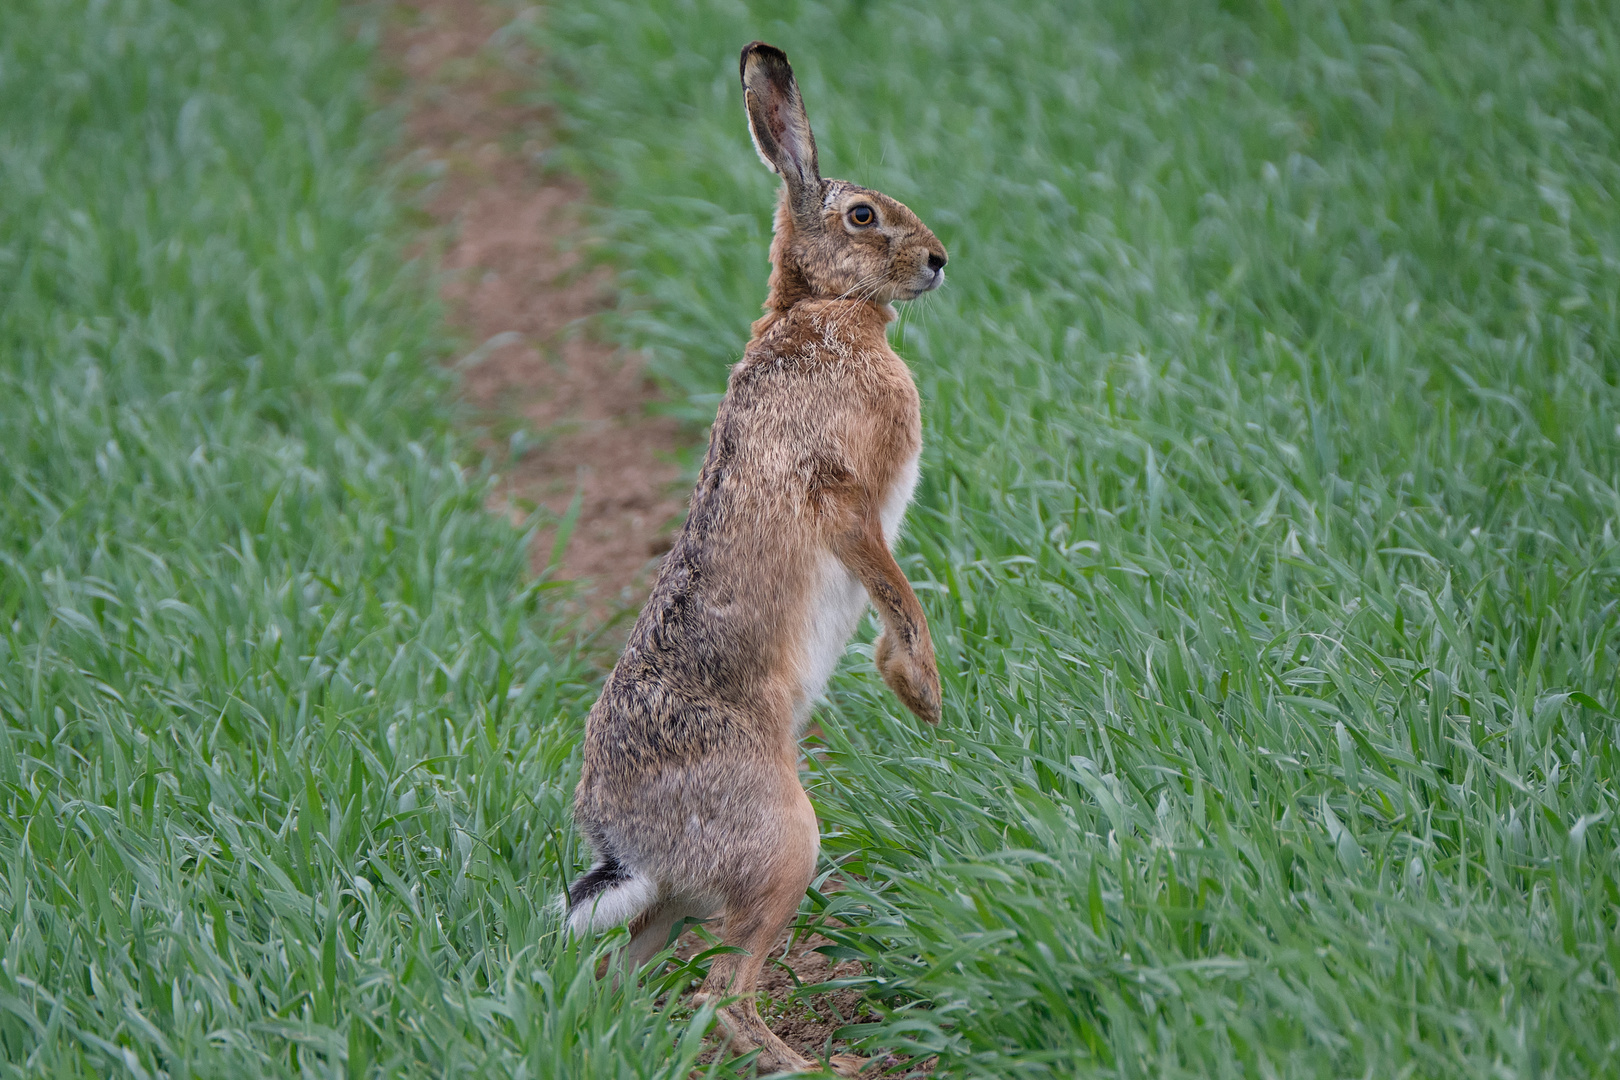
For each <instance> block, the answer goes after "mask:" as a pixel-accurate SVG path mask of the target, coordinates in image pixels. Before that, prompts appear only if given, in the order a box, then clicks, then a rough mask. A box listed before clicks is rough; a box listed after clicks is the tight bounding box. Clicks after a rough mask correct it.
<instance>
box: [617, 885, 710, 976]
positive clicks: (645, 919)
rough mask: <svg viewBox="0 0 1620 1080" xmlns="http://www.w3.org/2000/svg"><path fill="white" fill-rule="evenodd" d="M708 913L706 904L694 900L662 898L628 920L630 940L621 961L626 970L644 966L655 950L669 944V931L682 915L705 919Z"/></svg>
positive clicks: (684, 917) (682, 917) (656, 951)
mask: <svg viewBox="0 0 1620 1080" xmlns="http://www.w3.org/2000/svg"><path fill="white" fill-rule="evenodd" d="M710 914H711V911H710V908H709V907H708V906H707V905H704V904H700V903H698V902H697V901H695V900H666V901H664V902H663V903H661V904H656V905H654V906H653V907H650V908H648V909H647V910H646V911H644V912H642V913H641V914H640V915H638V916H637V917H636V918H634V919H632V920H631V922H630V944H629V945H627V946H625V950H624V956H625V961H626V962H627V963H628V964H629V965H630V970H631V971H635V970H636V969H637V968H640V967H644V966H646V963H647V961H648V960H651V959H652V958H653V956H654V955H656V954H657V953H658V951H659V950H660V949H662V948H664V947H665V946H666V945H668V944H669V934H670V931H671V930H673V929H675V924H676V923H678V922H680V921H681V920H682V919H689V918H690V919H706V918H708V917H709V915H710Z"/></svg>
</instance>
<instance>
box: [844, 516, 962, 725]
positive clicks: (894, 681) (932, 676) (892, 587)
mask: <svg viewBox="0 0 1620 1080" xmlns="http://www.w3.org/2000/svg"><path fill="white" fill-rule="evenodd" d="M832 550H833V554H834V555H836V556H837V557H838V559H839V560H840V561H841V562H842V563H843V564H844V565H845V566H847V567H849V568H850V570H851V571H852V572H853V573H854V574H855V576H856V577H858V578H860V580H861V584H862V585H864V586H866V593H867V595H868V596H870V597H871V598H872V605H873V606H874V607H876V608H877V611H878V616H879V617H880V618H882V620H883V635H882V636H881V637H879V638H878V640H877V645H876V647H875V648H874V649H873V653H872V659H873V660H874V661H875V662H876V663H877V669H878V674H880V675H882V676H883V681H884V682H885V683H887V684H888V685H889V689H890V690H893V691H894V694H895V696H896V697H898V698H899V699H900V701H901V703H902V704H904V705H905V707H906V708H908V709H910V710H911V711H912V712H914V713H916V714H917V716H919V717H920V718H922V719H923V720H926V721H927V722H928V723H930V724H937V723H939V714H940V692H939V668H938V666H937V665H936V664H935V661H934V642H933V639H932V638H931V637H930V636H929V634H928V618H927V616H925V615H924V614H923V609H922V604H921V603H919V602H918V600H917V593H916V591H915V590H914V589H912V587H911V582H909V581H907V580H906V575H905V573H904V572H903V571H902V570H901V569H900V564H899V563H897V562H895V561H894V554H893V553H892V552H890V551H889V545H888V544H887V543H886V542H885V541H884V539H883V524H882V519H881V518H880V517H879V516H878V512H877V508H876V505H875V503H874V501H873V500H872V498H871V497H870V496H869V495H861V494H856V495H855V496H854V497H853V498H851V500H850V503H849V509H848V511H847V518H846V527H845V528H843V529H841V530H838V531H837V532H835V533H834V534H833V536H832Z"/></svg>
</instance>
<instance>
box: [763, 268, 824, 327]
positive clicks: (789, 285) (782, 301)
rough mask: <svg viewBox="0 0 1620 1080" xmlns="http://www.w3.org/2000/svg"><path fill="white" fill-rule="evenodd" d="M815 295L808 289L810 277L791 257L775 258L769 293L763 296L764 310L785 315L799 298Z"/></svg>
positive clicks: (808, 297) (806, 298)
mask: <svg viewBox="0 0 1620 1080" xmlns="http://www.w3.org/2000/svg"><path fill="white" fill-rule="evenodd" d="M813 295H815V294H814V293H813V292H811V290H810V279H809V278H808V277H806V276H805V273H804V271H803V270H801V269H800V268H799V264H798V262H797V261H795V260H794V259H792V258H788V257H784V258H779V259H777V260H776V262H775V265H774V266H772V267H771V282H770V294H769V295H768V296H766V297H765V310H766V311H767V312H769V313H771V314H774V315H785V314H787V312H788V310H789V309H790V308H792V307H793V305H794V304H797V303H798V302H799V301H801V300H808V299H810V298H811V297H812V296H813Z"/></svg>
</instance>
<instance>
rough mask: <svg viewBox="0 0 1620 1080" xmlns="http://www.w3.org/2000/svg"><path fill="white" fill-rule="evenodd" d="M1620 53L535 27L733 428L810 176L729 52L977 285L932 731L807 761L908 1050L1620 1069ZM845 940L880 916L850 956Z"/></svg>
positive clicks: (968, 18) (919, 555)
mask: <svg viewBox="0 0 1620 1080" xmlns="http://www.w3.org/2000/svg"><path fill="white" fill-rule="evenodd" d="M1617 26H1620V23H1617V21H1616V20H1615V18H1614V11H1613V9H1612V7H1611V6H1610V5H1607V4H1602V3H1548V4H1545V5H1528V4H1518V3H1494V4H1493V3H1482V4H1476V5H1461V4H1453V3H1441V2H1412V3H1388V2H1382V3H1381V2H1369V3H1365V4H1356V5H1333V4H1327V3H1298V4H1280V3H1275V2H1271V3H1258V2H1255V3H1243V2H1232V3H1225V4H1221V5H1216V4H1213V3H1190V4H1185V5H1141V4H1137V3H1128V2H1124V0H1120V2H1113V0H1097V2H1093V3H1057V2H1040V0H1036V2H1031V3H1028V4H1019V5H1007V4H991V3H982V2H981V3H971V2H966V0H934V2H930V3H927V4H923V3H914V2H904V0H895V2H880V0H873V2H869V3H859V2H854V0H849V2H836V0H829V2H826V3H809V2H786V3H777V2H772V3H768V4H767V3H763V2H762V3H757V4H753V5H748V4H744V3H739V2H722V0H654V2H648V3H641V2H638V3H629V2H628V0H599V2H597V3H593V4H590V5H584V4H565V5H559V6H558V8H557V9H556V10H554V11H552V12H550V13H549V15H548V19H547V21H546V23H545V24H544V26H543V27H542V28H541V29H540V30H538V31H537V34H538V40H539V41H540V43H541V44H542V45H543V46H544V47H545V48H546V49H547V50H548V51H549V52H550V54H551V56H552V58H553V66H554V69H555V70H554V71H553V76H552V82H551V85H550V90H549V91H548V93H549V96H550V97H551V98H552V99H553V100H555V101H557V102H558V103H560V105H561V106H562V108H563V110H564V114H565V117H566V119H567V122H568V124H569V132H570V144H569V145H570V149H569V152H570V154H571V156H572V160H573V161H574V163H575V165H576V166H577V167H579V168H581V169H583V170H585V171H586V172H587V173H588V174H589V175H591V176H592V177H594V178H595V180H596V182H597V184H598V192H599V196H600V201H601V203H602V205H603V207H604V209H603V211H602V213H601V217H600V220H601V226H602V229H603V231H604V233H605V235H606V236H607V237H608V239H609V242H610V243H609V247H610V251H611V254H612V257H613V258H614V260H615V261H616V262H617V263H618V265H619V266H620V268H621V270H622V273H623V281H624V283H625V287H626V302H625V306H624V308H623V311H622V313H621V315H622V318H621V320H620V329H621V331H622V332H623V334H624V336H625V337H626V339H627V340H630V341H633V342H634V343H636V344H638V345H640V346H641V347H643V348H645V349H647V350H648V352H649V354H650V355H651V356H652V357H653V360H654V363H655V365H656V369H657V370H658V371H659V372H660V373H661V375H662V376H663V377H664V378H666V379H667V380H668V381H669V383H670V385H671V387H672V388H673V390H674V392H675V395H676V401H677V405H676V407H677V409H678V410H679V411H681V412H682V413H683V414H684V415H686V416H688V417H691V418H693V419H697V420H702V419H704V418H706V417H707V416H709V415H712V408H713V402H714V400H715V398H716V395H717V393H718V391H719V390H720V389H721V388H722V387H723V381H724V376H725V372H726V368H727V366H728V365H729V364H730V363H731V362H733V361H734V360H735V359H736V358H737V357H738V356H739V354H740V351H741V346H742V344H743V342H744V340H745V338H746V333H747V325H748V322H749V321H750V319H751V318H752V317H754V316H755V315H756V314H757V310H758V304H759V302H760V301H761V299H762V298H763V294H764V281H765V272H766V261H765V253H766V244H767V240H768V236H767V229H768V214H769V210H770V206H771V198H772V193H773V187H774V185H773V183H772V181H773V179H774V178H773V177H771V176H769V175H768V174H767V173H766V172H765V171H764V169H763V168H762V167H761V166H760V165H759V163H758V162H757V160H756V159H755V157H754V155H753V153H752V151H751V149H750V148H749V146H748V141H747V137H746V133H745V131H744V128H743V123H742V110H741V107H740V102H739V91H738V88H737V86H736V54H737V50H738V48H739V47H740V46H741V45H742V44H743V43H744V42H746V41H748V40H750V39H751V38H754V37H762V38H765V39H766V40H769V41H772V42H773V43H775V44H778V45H781V46H783V47H784V48H786V49H787V50H788V52H789V54H790V55H791V56H792V58H793V60H794V62H795V64H796V68H797V71H798V73H799V78H800V81H801V84H802V85H803V87H804V92H805V95H806V99H807V103H808V106H809V110H810V114H811V118H812V121H813V122H814V124H815V127H816V131H817V135H818V138H819V142H820V147H821V159H822V163H823V168H824V170H825V171H826V172H827V173H828V174H829V175H835V176H845V177H849V178H851V179H855V180H858V181H860V182H863V183H869V184H871V185H873V186H876V187H879V188H881V189H882V190H885V191H887V192H889V193H890V194H893V195H895V196H896V197H898V198H900V199H902V200H903V201H906V202H907V203H909V204H910V205H911V206H912V208H913V209H915V210H917V211H918V212H919V214H920V215H921V216H922V217H923V219H924V220H925V221H927V222H929V223H930V224H931V225H932V226H933V227H934V228H935V230H936V231H937V232H938V233H939V235H940V237H941V239H942V240H943V241H944V242H945V244H946V245H947V247H948V248H949V249H950V252H951V271H950V273H951V283H950V285H949V286H948V287H947V288H946V289H945V290H944V291H943V293H942V294H940V295H938V296H935V297H931V298H929V300H928V302H926V303H924V304H921V305H919V306H917V307H915V308H913V309H912V310H911V311H909V312H908V313H907V314H905V315H904V316H903V318H902V321H901V324H900V326H899V328H898V331H897V332H896V334H895V338H896V343H897V346H898V348H899V349H900V351H901V352H902V354H903V355H905V356H906V357H907V358H908V359H909V360H910V361H911V362H912V363H913V365H914V368H915V370H916V372H917V375H918V380H919V383H920V385H921V387H922V392H923V399H924V415H925V424H926V430H927V434H926V445H927V448H926V450H925V452H924V480H923V484H922V487H921V489H920V491H919V494H918V499H917V503H916V505H915V507H914V509H913V511H912V515H911V525H910V533H909V539H908V540H907V541H906V542H905V544H904V549H903V553H902V563H903V565H904V566H905V567H906V569H907V571H908V573H909V575H910V576H911V577H912V578H913V579H914V580H915V581H916V582H918V585H919V589H920V590H921V594H922V596H923V599H924V603H925V606H926V607H927V608H928V611H929V615H930V621H931V623H932V625H933V628H934V640H935V642H936V645H937V646H938V649H939V653H940V659H941V666H942V669H943V674H944V680H945V687H946V690H945V693H946V709H945V713H946V719H945V722H944V724H942V725H941V727H940V729H939V731H938V732H937V733H933V732H927V731H919V730H917V725H916V724H915V723H914V722H913V721H911V720H910V719H909V718H907V717H906V716H905V715H904V714H903V711H902V710H901V709H900V708H899V706H898V705H897V704H896V703H895V702H894V701H893V700H892V699H891V698H889V697H888V696H886V694H885V693H884V692H883V691H882V688H881V685H880V684H879V683H878V681H877V680H876V679H875V678H874V677H873V673H872V669H871V665H870V662H869V651H868V650H865V649H863V648H862V647H859V646H857V647H856V648H855V649H854V650H853V651H854V652H855V653H856V654H858V655H857V657H856V658H855V659H854V660H853V661H852V662H850V663H848V664H846V665H845V671H844V673H843V674H842V676H841V677H840V678H839V679H838V680H837V682H836V684H835V694H834V702H833V705H832V707H831V709H830V710H828V712H827V714H826V715H824V717H823V720H824V726H825V728H826V731H827V734H826V737H825V745H824V746H823V747H821V748H819V749H817V750H816V751H815V752H814V753H813V754H812V765H811V767H812V773H813V775H812V779H813V783H814V792H813V794H814V797H815V799H816V803H817V806H818V810H819V813H820V815H821V819H822V822H823V825H824V829H825V831H826V840H825V846H824V850H825V852H826V854H827V855H828V856H829V857H830V858H831V859H833V860H835V861H837V862H839V863H841V864H843V865H844V866H845V867H846V868H848V869H849V870H850V871H852V872H853V873H855V874H857V875H859V877H860V879H861V883H860V884H858V885H857V886H856V888H855V889H853V890H852V892H851V893H849V894H846V896H847V899H846V900H845V901H843V902H844V903H846V904H855V903H857V902H858V903H859V904H860V905H863V906H862V907H860V908H859V912H860V919H859V920H858V921H859V926H858V927H857V929H856V930H854V931H852V932H851V933H850V934H849V935H847V943H848V945H849V947H851V948H853V949H856V950H857V951H858V952H861V953H862V954H863V955H865V956H866V957H867V958H869V959H870V961H871V964H872V977H871V982H870V986H871V988H872V990H873V992H874V993H875V994H877V995H879V996H881V998H882V999H883V1000H884V1001H886V1002H887V1003H888V1004H889V1006H890V1007H891V1009H892V1011H891V1012H890V1013H889V1016H888V1018H887V1020H886V1021H885V1023H884V1024H882V1025H878V1026H877V1027H876V1028H875V1029H874V1030H871V1031H868V1032H866V1034H869V1035H870V1036H871V1038H872V1039H873V1042H874V1044H875V1045H886V1046H899V1047H906V1046H910V1047H912V1048H914V1049H924V1050H937V1051H939V1052H940V1053H941V1054H942V1061H941V1069H942V1071H944V1072H947V1073H959V1074H972V1075H987V1076H1007V1075H1019V1074H1032V1075H1034V1074H1044V1073H1051V1074H1056V1075H1086V1076H1110V1077H1176V1076H1186V1077H1206V1076H1207V1077H1239V1076H1244V1077H1271V1076H1284V1077H1323V1078H1327V1077H1359V1076H1379V1077H1386V1076H1387V1077H1397V1076H1425V1077H1429V1076H1433V1077H1452V1076H1454V1077H1477V1076H1487V1075H1490V1076H1502V1077H1538V1076H1612V1075H1615V1073H1616V1072H1617V1071H1620V1035H1617V1033H1616V1027H1615V1024H1614V1019H1615V1017H1616V1016H1620V859H1617V856H1616V849H1617V842H1620V818H1617V817H1616V814H1615V810H1616V806H1615V804H1616V800H1617V793H1616V788H1615V782H1616V774H1617V772H1620V748H1617V746H1616V738H1617V724H1620V721H1617V720H1616V717H1615V713H1616V711H1620V687H1617V685H1616V679H1617V672H1620V630H1617V618H1620V591H1617V580H1620V547H1617V540H1616V530H1617V528H1620V524H1617V516H1620V426H1617V424H1620V407H1617V406H1620V393H1617V389H1616V387H1617V383H1620V204H1617V201H1616V198H1617V194H1620V110H1616V108H1615V107H1614V87H1615V86H1616V85H1620V31H1617ZM852 910H854V909H852Z"/></svg>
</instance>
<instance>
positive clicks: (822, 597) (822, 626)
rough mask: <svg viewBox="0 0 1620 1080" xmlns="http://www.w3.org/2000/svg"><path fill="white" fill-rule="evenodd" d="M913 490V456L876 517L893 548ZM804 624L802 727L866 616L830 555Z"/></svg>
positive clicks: (862, 591) (859, 589) (797, 707)
mask: <svg viewBox="0 0 1620 1080" xmlns="http://www.w3.org/2000/svg"><path fill="white" fill-rule="evenodd" d="M916 487H917V458H916V456H915V455H914V456H913V457H912V458H911V460H910V461H908V462H906V464H905V465H904V466H902V467H901V468H900V470H899V473H898V475H897V476H896V477H895V483H894V486H893V487H891V488H890V489H889V493H888V496H887V497H886V498H885V499H884V500H883V505H882V507H881V508H880V511H879V512H880V515H881V517H882V520H883V539H884V540H885V541H886V542H887V543H888V545H889V546H890V547H891V548H892V547H893V546H894V542H895V539H896V537H897V536H898V535H899V532H900V522H901V521H902V520H903V519H904V518H905V514H906V506H907V504H909V503H910V502H911V493H912V491H913V490H915V489H916ZM809 601H810V602H809V605H808V608H807V615H808V618H807V620H806V622H807V625H806V626H805V628H804V632H803V636H802V638H801V640H802V642H803V645H802V648H803V653H802V655H801V656H800V658H799V694H798V699H797V700H796V701H795V702H794V709H793V718H794V720H795V721H796V722H797V723H799V724H800V725H802V724H803V723H804V722H805V721H806V720H808V719H809V717H810V710H811V709H812V708H813V707H814V706H815V703H816V701H817V699H819V698H820V697H821V694H822V691H824V690H826V689H827V680H828V679H830V678H832V673H833V669H834V668H835V667H837V666H838V658H839V657H841V656H843V655H844V646H845V645H847V644H849V639H850V636H851V635H852V634H854V633H855V627H856V626H857V625H858V624H859V623H860V621H861V615H862V613H863V612H865V611H866V586H864V585H862V584H861V580H860V578H858V577H856V576H855V575H854V574H853V573H851V572H850V570H849V568H848V567H847V566H845V565H844V564H843V563H842V562H841V561H839V559H838V558H837V557H836V556H834V555H833V554H832V553H831V552H828V553H826V554H825V555H823V556H822V558H821V561H820V563H819V564H818V565H817V567H816V572H815V574H814V576H813V580H812V582H811V587H810V597H809Z"/></svg>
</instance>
